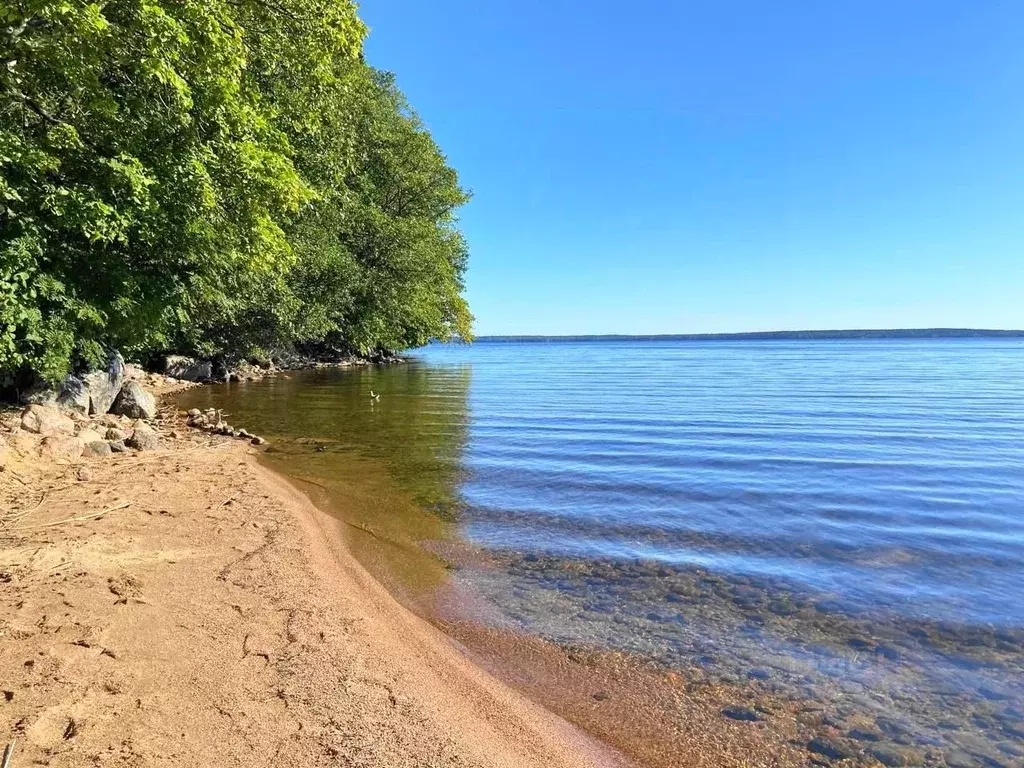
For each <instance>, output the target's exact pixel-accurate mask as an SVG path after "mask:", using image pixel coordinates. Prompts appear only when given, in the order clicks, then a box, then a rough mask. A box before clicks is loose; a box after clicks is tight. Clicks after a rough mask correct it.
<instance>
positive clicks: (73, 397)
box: [57, 376, 92, 416]
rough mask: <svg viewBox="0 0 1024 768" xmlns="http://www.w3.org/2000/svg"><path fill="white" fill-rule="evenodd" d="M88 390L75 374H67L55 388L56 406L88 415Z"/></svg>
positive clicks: (89, 399)
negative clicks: (57, 387)
mask: <svg viewBox="0 0 1024 768" xmlns="http://www.w3.org/2000/svg"><path fill="white" fill-rule="evenodd" d="M91 399H92V398H90V397H89V390H88V389H87V388H86V386H85V382H83V381H82V380H81V379H80V378H78V377H77V376H68V377H67V378H66V379H64V381H63V382H61V385H60V388H59V389H58V390H57V406H58V407H59V408H61V410H64V411H70V412H72V413H80V414H82V415H83V416H88V415H89V403H90V402H91Z"/></svg>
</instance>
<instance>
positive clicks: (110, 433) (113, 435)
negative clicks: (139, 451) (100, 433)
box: [106, 427, 128, 443]
mask: <svg viewBox="0 0 1024 768" xmlns="http://www.w3.org/2000/svg"><path fill="white" fill-rule="evenodd" d="M106 439H107V440H111V441H113V442H115V443H116V442H117V441H118V440H127V439H128V433H127V432H125V431H124V430H123V429H121V428H119V427H110V428H109V429H107V435H106Z"/></svg>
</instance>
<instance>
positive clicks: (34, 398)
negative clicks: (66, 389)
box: [18, 384, 57, 405]
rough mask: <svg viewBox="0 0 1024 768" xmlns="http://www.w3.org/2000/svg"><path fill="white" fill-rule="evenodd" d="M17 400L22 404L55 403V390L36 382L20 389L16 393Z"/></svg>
mask: <svg viewBox="0 0 1024 768" xmlns="http://www.w3.org/2000/svg"><path fill="white" fill-rule="evenodd" d="M18 402H19V403H21V404H22V405H56V404H57V392H56V390H54V389H53V388H52V387H48V386H46V385H45V384H36V385H34V386H32V387H30V388H29V389H25V390H22V391H21V393H20V394H19V395H18Z"/></svg>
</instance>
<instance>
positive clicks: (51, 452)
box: [39, 435, 85, 461]
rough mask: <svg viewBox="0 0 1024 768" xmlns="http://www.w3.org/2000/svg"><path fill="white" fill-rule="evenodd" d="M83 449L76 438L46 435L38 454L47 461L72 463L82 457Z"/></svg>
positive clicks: (80, 442)
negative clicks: (54, 460)
mask: <svg viewBox="0 0 1024 768" xmlns="http://www.w3.org/2000/svg"><path fill="white" fill-rule="evenodd" d="M84 447H85V446H84V445H82V441H81V440H79V439H78V438H77V437H66V436H63V435H48V436H47V437H44V438H43V442H42V443H41V444H40V446H39V452H40V454H41V455H42V456H43V457H45V458H48V459H56V460H66V461H74V460H75V459H80V458H81V457H82V451H83V449H84Z"/></svg>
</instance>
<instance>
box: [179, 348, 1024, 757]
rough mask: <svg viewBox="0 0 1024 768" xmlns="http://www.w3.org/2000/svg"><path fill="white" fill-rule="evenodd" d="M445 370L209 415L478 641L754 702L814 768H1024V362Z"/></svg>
mask: <svg viewBox="0 0 1024 768" xmlns="http://www.w3.org/2000/svg"><path fill="white" fill-rule="evenodd" d="M416 358H417V359H416V360H415V361H414V362H413V363H411V364H409V365H403V366H393V367H385V368H376V369H374V368H367V369H358V370H352V371H333V370H320V371H311V372H305V373H298V374H290V375H289V376H288V377H280V378H274V379H268V380H265V381H263V382H260V383H256V384H247V385H233V386H229V387H228V386H225V387H207V388H200V389H197V390H193V391H191V392H189V393H187V394H186V395H185V397H184V399H183V401H182V404H183V405H185V406H186V407H191V406H192V405H197V406H200V407H208V406H213V407H223V408H226V409H227V410H228V411H229V412H230V413H231V417H230V418H231V420H232V421H234V423H236V424H239V425H243V426H246V427H247V428H249V429H250V430H254V431H259V432H261V433H265V434H267V435H268V436H270V437H271V438H273V444H274V449H275V452H274V453H273V454H269V457H270V458H271V459H272V460H273V462H274V463H275V465H276V466H277V467H278V468H280V469H283V470H284V471H285V472H287V473H289V474H292V475H293V476H297V477H304V478H314V479H315V478H318V480H317V481H316V482H318V483H319V484H321V485H323V486H324V487H325V488H328V489H329V492H330V493H332V494H333V495H334V497H335V498H337V499H339V500H341V501H345V500H348V502H349V503H348V506H347V511H346V512H344V513H343V514H344V516H345V517H346V518H347V519H349V520H350V522H355V523H356V525H357V526H358V529H360V530H365V531H368V532H370V533H372V534H373V535H372V536H371V537H366V538H365V541H364V542H363V543H359V541H357V546H356V552H357V555H361V556H362V557H363V558H364V559H370V560H374V561H375V562H376V563H377V565H381V563H384V565H383V566H381V568H383V569H384V570H383V571H382V570H380V569H378V573H381V572H384V571H386V569H387V567H388V566H387V563H389V562H390V563H391V568H392V570H396V571H397V570H401V574H399V576H398V579H399V580H400V581H403V582H405V583H406V584H409V583H411V582H413V581H416V574H418V573H429V577H424V578H423V579H422V580H421V581H422V582H423V583H424V584H428V585H436V584H438V583H439V580H441V579H450V580H452V581H453V582H454V583H455V584H457V585H458V586H460V587H461V588H463V589H464V590H468V592H469V593H471V594H473V595H474V596H475V597H474V599H473V601H472V604H473V606H474V607H473V612H474V617H475V618H476V619H478V620H482V621H485V622H487V623H489V624H490V625H492V626H495V627H500V628H502V629H503V630H511V631H514V632H525V633H529V634H533V635H539V636H541V637H543V638H547V639H550V640H553V641H555V642H557V643H560V644H564V645H567V646H571V647H579V646H585V647H588V648H596V649H608V650H624V651H627V652H631V653H634V654H638V655H639V656H641V657H643V658H647V659H652V660H654V661H656V662H657V663H659V664H662V665H667V666H669V667H671V668H673V669H678V670H683V671H684V675H685V680H687V681H688V682H687V692H688V695H691V696H697V695H701V694H700V693H699V692H700V691H701V690H704V689H703V688H700V686H702V685H708V686H713V687H714V690H716V691H721V690H728V691H732V694H730V695H731V696H732V697H733V700H734V702H735V703H736V704H737V705H743V706H745V707H748V708H747V709H745V710H744V711H745V712H747V713H748V714H749V713H750V712H757V713H758V714H757V715H756V717H757V718H758V719H759V720H764V721H765V722H767V723H768V724H770V725H771V726H772V727H775V726H776V724H778V723H782V722H783V720H784V713H788V715H785V717H788V718H790V720H789V721H788V722H790V723H792V721H793V719H794V718H795V721H796V722H797V724H798V725H797V726H796V727H797V730H796V734H797V737H798V740H803V742H804V743H806V744H807V745H808V753H807V754H808V759H813V760H819V761H820V760H826V759H827V757H828V756H827V755H826V754H825V753H822V752H821V751H820V750H819V751H816V749H815V748H814V747H813V745H814V744H815V743H817V742H815V741H814V739H816V738H825V739H828V740H830V741H829V744H830V745H831V746H832V747H834V749H835V750H837V751H836V752H833V753H832V754H833V757H834V756H835V754H846V755H850V756H852V759H854V760H855V761H857V762H859V763H863V764H869V765H871V764H877V761H878V760H881V761H882V762H884V763H885V764H892V765H902V764H910V765H913V764H923V765H937V766H941V765H948V766H957V765H960V766H973V765H988V766H1000V765H1007V766H1017V765H1024V343H1021V342H1018V341H1011V340H998V341H984V340H950V341H945V340H928V341H871V342H862V341H842V342H829V341H801V342H784V341H770V342H735V343H731V342H722V341H716V342H707V343H702V342H652V341H644V342H597V343H595V342H591V343H527V344H513V343H481V344H476V345H473V346H470V347H465V346H444V347H441V346H438V347H430V348H427V349H424V350H420V351H418V352H417V353H416ZM371 389H372V390H374V391H376V392H379V393H381V400H380V401H379V402H371V401H370V399H369V391H370V390H371ZM378 470H379V471H378ZM385 475H386V482H385V480H384V479H382V476H385ZM342 506H344V505H342ZM354 535H357V534H354ZM381 542H390V543H392V544H393V545H394V552H392V553H391V554H388V553H386V552H385V553H383V554H382V550H381V549H380V547H381ZM410 542H414V543H417V544H419V545H421V546H423V547H425V548H426V549H427V550H428V551H435V552H441V553H443V554H444V557H445V558H446V559H448V560H449V561H451V562H452V563H453V564H454V566H455V567H454V569H452V570H450V571H446V570H445V569H440V568H437V567H436V562H434V564H433V566H432V564H431V562H430V561H431V558H429V557H426V556H425V557H424V558H422V559H416V558H414V557H412V556H411V555H410V552H411V551H412V550H411V549H410V548H409V547H408V546H406V545H408V544H410ZM467 550H469V551H470V552H471V554H470V555H469V556H467V554H466V553H467ZM399 564H400V565H399ZM384 575H385V576H386V575H387V573H386V572H385V574H384ZM420 586H422V584H421V585H420ZM431 588H432V587H431ZM481 606H484V607H483V608H481ZM694 686H697V687H696V688H694ZM723 686H724V688H723ZM749 707H755V708H757V709H750V708H749ZM724 711H725V710H723V712H724ZM769 713H774V714H769ZM723 716H727V715H723ZM762 724H763V723H758V725H762ZM780 727H781V726H780ZM787 727H791V725H790V726H787ZM788 733H790V734H792V733H793V732H792V731H789V732H788ZM819 746H820V745H819ZM887 750H888V751H887ZM827 751H828V750H826V752H827ZM879 755H881V757H879ZM883 758H884V759H883Z"/></svg>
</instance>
